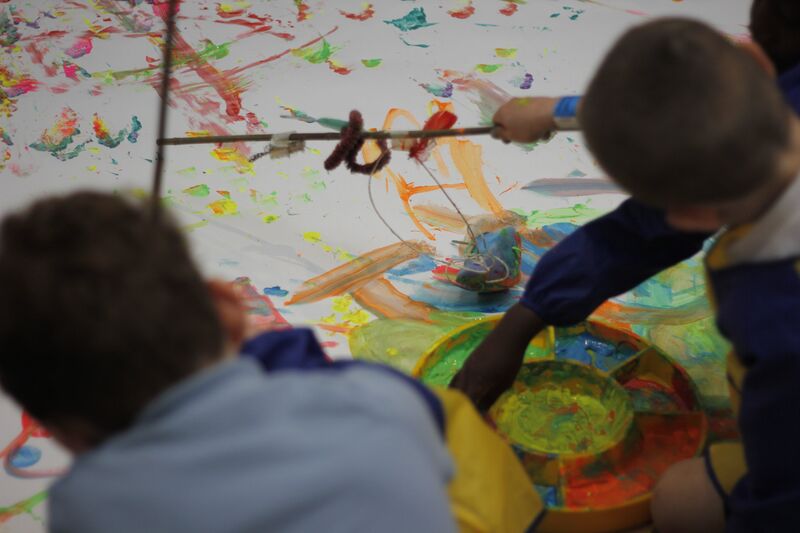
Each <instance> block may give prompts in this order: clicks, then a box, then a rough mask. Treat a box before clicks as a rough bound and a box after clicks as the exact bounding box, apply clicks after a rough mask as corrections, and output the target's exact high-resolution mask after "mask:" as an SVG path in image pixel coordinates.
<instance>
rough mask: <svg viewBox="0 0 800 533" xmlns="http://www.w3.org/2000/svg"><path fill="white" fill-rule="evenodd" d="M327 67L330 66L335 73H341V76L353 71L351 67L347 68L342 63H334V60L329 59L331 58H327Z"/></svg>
mask: <svg viewBox="0 0 800 533" xmlns="http://www.w3.org/2000/svg"><path fill="white" fill-rule="evenodd" d="M328 68H330V69H331V70H332V71H334V72H335V73H336V74H341V75H343V76H346V75H347V74H350V73H351V72H353V70H352V69H349V68H347V67H345V66H344V65H340V64H338V63H336V62H334V61H331V60H328Z"/></svg>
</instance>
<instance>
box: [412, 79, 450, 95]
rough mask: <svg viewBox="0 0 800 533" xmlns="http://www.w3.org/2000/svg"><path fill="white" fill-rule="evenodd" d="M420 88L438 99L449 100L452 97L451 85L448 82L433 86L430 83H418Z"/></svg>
mask: <svg viewBox="0 0 800 533" xmlns="http://www.w3.org/2000/svg"><path fill="white" fill-rule="evenodd" d="M419 86H420V87H422V88H423V89H425V90H426V91H428V92H429V93H431V94H432V95H434V96H436V97H439V98H450V97H451V96H453V84H452V83H450V82H447V83H445V84H444V85H434V84H432V83H420V84H419Z"/></svg>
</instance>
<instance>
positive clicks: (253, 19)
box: [216, 13, 294, 41]
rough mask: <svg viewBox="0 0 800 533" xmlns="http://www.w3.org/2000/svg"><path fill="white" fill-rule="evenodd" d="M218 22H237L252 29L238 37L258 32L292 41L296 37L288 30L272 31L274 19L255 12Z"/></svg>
mask: <svg viewBox="0 0 800 533" xmlns="http://www.w3.org/2000/svg"><path fill="white" fill-rule="evenodd" d="M216 22H217V23H218V24H236V25H238V26H245V27H247V28H250V30H251V31H249V32H248V33H245V34H242V35H239V36H237V37H238V38H240V39H241V38H244V37H247V36H248V35H254V34H256V33H268V34H270V35H274V36H275V37H279V38H281V39H284V40H286V41H291V40H293V39H294V35H292V34H291V33H286V32H275V31H272V28H273V26H272V23H273V22H274V19H273V18H272V17H270V16H269V15H264V16H260V15H256V14H254V13H249V14H248V15H247V16H246V17H245V18H238V19H233V20H217V21H216Z"/></svg>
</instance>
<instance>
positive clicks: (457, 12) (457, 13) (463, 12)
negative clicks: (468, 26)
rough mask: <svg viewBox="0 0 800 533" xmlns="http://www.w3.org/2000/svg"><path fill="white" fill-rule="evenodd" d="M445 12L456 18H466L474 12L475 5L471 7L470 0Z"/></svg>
mask: <svg viewBox="0 0 800 533" xmlns="http://www.w3.org/2000/svg"><path fill="white" fill-rule="evenodd" d="M447 14H448V15H450V16H451V17H453V18H456V19H468V18H470V17H471V16H472V15H474V14H475V7H473V5H472V0H470V1H469V2H468V3H467V5H466V6H464V7H463V8H461V9H453V10H451V11H448V12H447Z"/></svg>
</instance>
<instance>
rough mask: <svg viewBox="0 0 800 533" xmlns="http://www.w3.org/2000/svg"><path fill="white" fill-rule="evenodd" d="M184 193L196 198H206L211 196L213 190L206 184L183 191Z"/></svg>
mask: <svg viewBox="0 0 800 533" xmlns="http://www.w3.org/2000/svg"><path fill="white" fill-rule="evenodd" d="M183 192H184V193H186V194H188V195H189V196H194V197H196V198H205V197H206V196H208V195H209V194H211V189H209V188H208V185H206V184H205V183H201V184H199V185H193V186H191V187H188V188H186V189H184V190H183Z"/></svg>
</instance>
